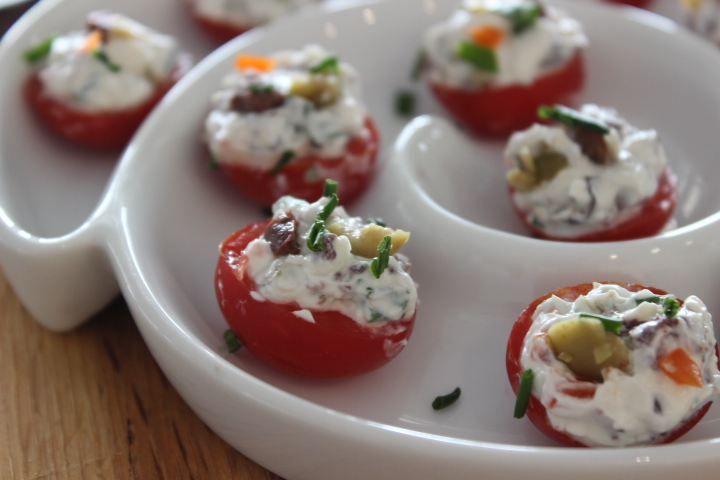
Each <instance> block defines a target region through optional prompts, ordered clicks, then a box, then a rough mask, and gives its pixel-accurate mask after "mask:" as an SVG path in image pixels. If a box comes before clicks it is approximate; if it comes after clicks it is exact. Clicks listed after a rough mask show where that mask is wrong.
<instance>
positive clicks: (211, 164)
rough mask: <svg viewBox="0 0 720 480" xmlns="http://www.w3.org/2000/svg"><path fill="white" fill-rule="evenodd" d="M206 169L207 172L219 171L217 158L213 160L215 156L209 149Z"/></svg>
mask: <svg viewBox="0 0 720 480" xmlns="http://www.w3.org/2000/svg"><path fill="white" fill-rule="evenodd" d="M207 167H208V170H220V163H218V161H217V158H215V154H214V153H213V152H212V150H209V149H208V163H207Z"/></svg>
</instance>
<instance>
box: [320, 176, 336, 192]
mask: <svg viewBox="0 0 720 480" xmlns="http://www.w3.org/2000/svg"><path fill="white" fill-rule="evenodd" d="M337 192H338V182H336V181H335V180H330V179H329V178H328V179H327V180H325V188H324V189H323V197H332V196H333V195H337Z"/></svg>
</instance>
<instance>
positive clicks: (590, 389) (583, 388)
mask: <svg viewBox="0 0 720 480" xmlns="http://www.w3.org/2000/svg"><path fill="white" fill-rule="evenodd" d="M596 391H597V386H596V385H594V384H591V383H586V382H583V383H578V384H577V385H573V386H571V387H565V388H561V389H560V392H561V393H564V394H565V395H568V396H571V397H575V398H584V399H591V398H594V397H595V392H596Z"/></svg>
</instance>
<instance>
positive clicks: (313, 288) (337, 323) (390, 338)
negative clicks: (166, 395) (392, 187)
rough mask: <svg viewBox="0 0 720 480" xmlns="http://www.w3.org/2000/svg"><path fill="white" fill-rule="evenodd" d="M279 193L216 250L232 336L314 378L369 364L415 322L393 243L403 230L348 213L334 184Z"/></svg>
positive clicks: (413, 293) (391, 350)
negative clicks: (314, 194)
mask: <svg viewBox="0 0 720 480" xmlns="http://www.w3.org/2000/svg"><path fill="white" fill-rule="evenodd" d="M327 195H328V196H323V197H322V198H320V200H317V201H316V202H314V203H308V202H306V201H304V200H300V199H296V198H294V197H283V198H281V199H280V200H278V202H276V203H275V205H274V206H273V217H272V218H271V219H270V220H267V221H264V222H258V223H254V224H251V225H249V226H247V227H245V228H244V229H242V230H240V231H238V232H236V233H234V234H233V235H231V236H230V237H229V238H228V239H227V240H225V241H224V242H223V244H222V245H221V247H220V258H219V260H218V264H217V271H216V277H215V287H216V292H217V297H218V301H219V304H220V308H221V310H222V312H223V314H224V316H225V319H226V320H227V322H228V324H229V325H230V327H231V328H232V330H233V331H234V333H235V334H236V336H237V338H238V339H239V341H240V343H241V344H242V345H243V347H244V348H247V350H248V351H249V352H251V353H252V354H253V355H255V356H256V357H258V358H259V359H260V360H262V361H264V362H265V363H267V364H269V365H271V366H273V367H276V368H278V369H280V370H283V371H285V372H288V373H292V374H296V375H300V376H304V377H312V378H344V377H352V376H356V375H361V374H363V373H367V372H369V371H372V370H375V369H377V368H379V367H381V366H383V365H384V364H386V363H387V362H389V361H390V360H392V359H393V358H395V356H397V355H398V354H399V353H400V351H401V350H402V349H403V348H404V346H405V345H406V343H407V341H408V338H409V337H410V334H411V332H412V329H413V325H414V321H415V312H416V305H417V288H416V285H415V283H414V281H413V280H412V278H411V277H410V275H409V274H408V270H409V263H408V261H407V258H405V257H404V256H403V255H402V254H399V253H396V252H397V249H398V248H399V247H400V246H402V245H403V243H405V241H406V240H407V239H408V237H409V233H407V232H403V231H401V230H391V229H390V228H387V227H384V226H381V225H379V224H377V223H367V222H364V221H362V220H361V219H360V218H356V217H349V216H348V215H347V213H345V210H344V209H343V208H342V207H338V206H336V205H337V195H336V194H334V193H333V192H332V191H331V192H329V193H327Z"/></svg>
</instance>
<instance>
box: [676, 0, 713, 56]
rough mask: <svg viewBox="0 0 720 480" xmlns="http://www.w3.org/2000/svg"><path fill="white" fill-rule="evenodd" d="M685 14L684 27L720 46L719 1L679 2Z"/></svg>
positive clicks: (693, 0)
mask: <svg viewBox="0 0 720 480" xmlns="http://www.w3.org/2000/svg"><path fill="white" fill-rule="evenodd" d="M680 4H681V5H682V7H683V10H684V11H685V12H686V14H687V17H686V22H685V23H686V25H687V26H688V27H689V28H690V29H691V30H693V31H694V32H697V33H699V34H700V35H702V36H703V37H705V38H707V39H709V40H710V41H712V42H713V43H715V44H716V45H718V46H720V1H718V0H680Z"/></svg>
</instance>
